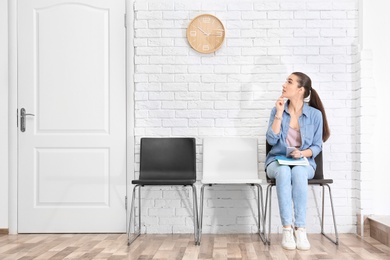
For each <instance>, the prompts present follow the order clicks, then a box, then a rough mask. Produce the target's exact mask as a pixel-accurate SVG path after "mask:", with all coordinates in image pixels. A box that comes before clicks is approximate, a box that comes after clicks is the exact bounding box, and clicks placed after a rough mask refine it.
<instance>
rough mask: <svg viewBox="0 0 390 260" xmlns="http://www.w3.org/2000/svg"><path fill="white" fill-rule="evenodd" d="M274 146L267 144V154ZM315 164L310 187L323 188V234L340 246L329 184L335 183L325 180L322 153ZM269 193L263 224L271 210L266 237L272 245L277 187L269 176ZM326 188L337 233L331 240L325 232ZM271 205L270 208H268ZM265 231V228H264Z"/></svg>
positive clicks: (309, 182)
mask: <svg viewBox="0 0 390 260" xmlns="http://www.w3.org/2000/svg"><path fill="white" fill-rule="evenodd" d="M271 148H272V146H271V145H270V144H268V142H266V154H268V153H269V151H271ZM314 160H315V162H316V164H317V168H316V171H315V173H314V177H313V179H311V180H308V184H309V186H321V187H322V216H321V234H322V235H323V236H325V237H326V238H327V239H329V240H330V241H332V242H333V243H334V244H336V245H338V244H339V236H338V233H337V226H336V217H335V213H334V208H333V198H332V192H331V188H330V186H329V184H332V183H333V179H324V174H323V163H322V151H321V152H320V153H319V154H318V155H317V156H316V157H315V159H314ZM266 177H267V183H268V186H267V192H266V196H265V212H264V218H265V219H264V221H263V224H264V225H265V222H266V218H267V210H268V209H269V213H268V234H267V235H266V239H267V243H268V244H269V245H270V244H271V239H270V237H271V236H270V235H271V206H272V205H271V201H272V187H274V186H275V185H276V181H275V179H270V178H269V177H268V176H267V173H266ZM325 187H327V188H328V190H329V200H330V205H331V208H332V216H333V225H334V231H335V238H331V237H330V236H329V235H327V234H325V232H324V213H325V210H324V209H325V205H324V204H325V203H324V202H325ZM268 204H269V206H268ZM263 230H265V227H264V228H263Z"/></svg>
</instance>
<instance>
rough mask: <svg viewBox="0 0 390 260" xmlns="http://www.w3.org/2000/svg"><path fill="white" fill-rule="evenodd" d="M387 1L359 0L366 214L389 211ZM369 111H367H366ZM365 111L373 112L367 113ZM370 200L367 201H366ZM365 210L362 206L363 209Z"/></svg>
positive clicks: (389, 38) (389, 41)
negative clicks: (363, 81) (367, 160)
mask: <svg viewBox="0 0 390 260" xmlns="http://www.w3.org/2000/svg"><path fill="white" fill-rule="evenodd" d="M388 7H389V6H388V1H386V0H380V1H376V2H375V4H373V3H372V2H370V1H367V0H365V1H363V41H362V53H364V54H365V58H366V60H367V62H366V63H365V66H363V69H364V71H363V72H364V75H366V76H367V77H368V78H370V79H371V80H368V81H366V82H365V84H364V85H363V88H366V89H367V91H366V94H367V96H372V97H373V99H369V100H366V102H365V104H364V105H365V106H366V111H367V113H366V114H365V115H363V116H366V117H367V120H366V121H365V122H364V123H363V125H362V130H363V131H365V132H366V133H367V138H365V139H363V140H362V143H366V144H367V151H366V154H368V155H369V156H367V157H366V158H367V159H369V160H370V161H369V162H370V164H369V168H366V171H363V173H364V176H363V178H364V179H366V180H367V181H368V182H369V183H372V185H369V186H368V187H367V190H365V192H364V194H365V198H366V199H367V204H366V205H364V206H366V207H364V206H363V207H362V209H363V212H364V213H366V214H369V215H370V214H376V215H390V203H389V200H388V198H389V197H390V189H389V186H388V184H389V183H390V171H389V170H388V167H387V163H386V162H387V160H388V158H389V155H388V154H389V152H388V149H389V147H390V138H389V137H388V136H387V135H388V131H387V127H386V126H387V125H388V119H389V114H388V110H389V103H387V102H388V98H389V96H390V88H389V68H390V50H389V46H390V34H389V33H388V32H389V31H390V17H389V15H388V13H387V11H388V10H389V8H388ZM368 111H369V112H368ZM367 114H370V115H374V116H367ZM370 202H372V204H371V205H369V203H370ZM367 208H368V209H369V210H365V209H367Z"/></svg>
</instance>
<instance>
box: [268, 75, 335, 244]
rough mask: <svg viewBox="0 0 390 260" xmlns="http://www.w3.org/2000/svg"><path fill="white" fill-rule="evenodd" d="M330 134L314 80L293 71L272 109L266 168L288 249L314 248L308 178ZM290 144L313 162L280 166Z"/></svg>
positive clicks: (299, 155) (297, 152) (311, 175)
mask: <svg viewBox="0 0 390 260" xmlns="http://www.w3.org/2000/svg"><path fill="white" fill-rule="evenodd" d="M285 99H286V101H285ZM329 136H330V132H329V127H328V122H327V120H326V114H325V110H324V107H323V105H322V102H321V99H320V98H319V96H318V94H317V92H316V91H315V90H314V89H313V88H312V86H311V79H310V78H309V77H308V76H307V75H306V74H304V73H302V72H293V73H292V74H291V75H290V76H288V78H287V80H286V82H285V83H284V84H283V91H282V95H281V96H280V97H279V98H278V99H277V100H276V103H275V107H274V108H273V109H272V111H271V116H270V120H269V125H268V129H267V133H266V139H267V142H268V143H269V144H270V145H271V146H272V149H271V150H270V151H269V153H268V154H267V158H266V162H265V167H266V172H267V175H268V177H270V178H273V179H275V180H276V192H277V196H278V202H279V213H280V218H281V222H282V225H283V238H282V247H283V248H285V249H288V250H294V249H295V248H297V249H299V250H309V249H310V243H309V241H308V239H307V236H306V229H305V226H306V205H307V190H308V184H307V180H308V179H312V178H313V177H314V171H315V169H316V164H315V161H314V158H315V157H316V156H317V155H318V154H319V153H320V151H321V150H322V143H323V142H325V141H326V140H327V139H328V138H329ZM287 147H295V148H296V149H295V150H293V152H291V153H290V156H291V157H293V158H301V157H306V158H307V159H308V161H309V165H308V166H289V165H280V164H279V163H278V162H277V161H276V160H275V156H277V155H286V150H287ZM293 211H294V215H293ZM293 216H294V218H293ZM293 219H294V222H293Z"/></svg>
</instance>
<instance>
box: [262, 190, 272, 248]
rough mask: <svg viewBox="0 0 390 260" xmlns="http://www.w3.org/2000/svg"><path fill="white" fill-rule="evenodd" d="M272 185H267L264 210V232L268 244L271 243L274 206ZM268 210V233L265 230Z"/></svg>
mask: <svg viewBox="0 0 390 260" xmlns="http://www.w3.org/2000/svg"><path fill="white" fill-rule="evenodd" d="M272 186H273V185H271V184H269V185H268V186H267V192H266V195H265V207H264V209H265V211H264V216H263V232H264V238H265V243H267V244H268V245H270V244H271V208H272V204H271V202H272ZM267 210H269V212H268V234H266V232H265V230H266V229H265V224H266V222H267Z"/></svg>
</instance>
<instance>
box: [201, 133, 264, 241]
mask: <svg viewBox="0 0 390 260" xmlns="http://www.w3.org/2000/svg"><path fill="white" fill-rule="evenodd" d="M258 174H259V172H258V149H257V139H256V138H240V137H215V138H205V139H204V140H203V177H202V180H201V184H202V185H201V194H200V213H199V214H200V219H199V235H198V244H200V240H201V235H202V222H203V200H204V189H205V188H206V187H210V186H213V185H250V186H255V187H256V188H257V209H258V211H257V228H258V233H259V235H260V238H261V240H262V241H263V242H264V243H265V242H266V240H265V234H264V230H263V231H261V228H263V229H264V226H262V225H261V224H260V222H261V221H263V218H262V216H263V211H264V209H263V190H262V187H261V183H262V180H261V179H259V176H258Z"/></svg>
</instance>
